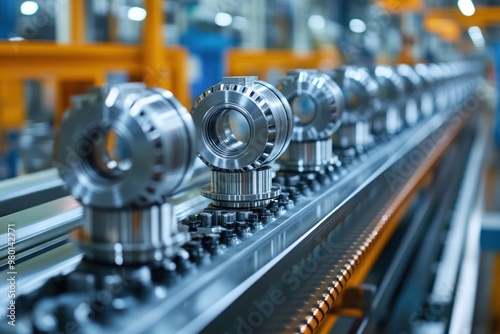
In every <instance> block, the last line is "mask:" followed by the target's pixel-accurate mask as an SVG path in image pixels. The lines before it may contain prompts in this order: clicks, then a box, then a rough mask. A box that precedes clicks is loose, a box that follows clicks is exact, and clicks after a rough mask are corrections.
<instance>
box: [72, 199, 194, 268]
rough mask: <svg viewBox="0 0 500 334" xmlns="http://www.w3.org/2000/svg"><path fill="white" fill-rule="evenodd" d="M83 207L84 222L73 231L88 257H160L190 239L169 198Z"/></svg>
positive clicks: (124, 261)
mask: <svg viewBox="0 0 500 334" xmlns="http://www.w3.org/2000/svg"><path fill="white" fill-rule="evenodd" d="M84 210H85V214H84V218H83V226H82V228H80V229H77V230H75V231H74V232H73V233H72V235H73V238H74V239H75V241H76V242H77V243H78V246H79V247H80V248H81V249H82V250H83V252H84V253H85V256H86V258H88V259H91V260H93V261H96V262H106V263H114V264H117V265H129V264H137V263H145V262H155V261H161V260H163V259H164V258H168V257H172V256H173V255H174V254H175V252H176V250H177V248H178V247H179V245H180V244H181V243H184V242H186V241H187V240H188V239H189V235H188V234H187V231H179V228H178V226H177V223H176V220H175V213H174V206H173V205H172V204H171V203H168V202H166V203H163V204H161V205H153V206H150V207H147V208H125V209H124V208H122V209H118V210H102V209H96V208H91V207H88V206H87V207H85V208H84ZM170 222H173V223H170Z"/></svg>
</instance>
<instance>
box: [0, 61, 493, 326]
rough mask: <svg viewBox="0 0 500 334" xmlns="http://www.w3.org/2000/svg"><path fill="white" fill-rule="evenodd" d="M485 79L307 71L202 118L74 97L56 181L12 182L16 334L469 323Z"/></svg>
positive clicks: (426, 72) (113, 92)
mask: <svg viewBox="0 0 500 334" xmlns="http://www.w3.org/2000/svg"><path fill="white" fill-rule="evenodd" d="M429 67H431V68H432V69H430V68H429ZM480 71H481V69H480V67H479V65H478V64H477V63H474V62H467V63H462V62H460V63H453V64H448V65H443V64H432V65H425V64H419V65H417V66H415V67H410V66H408V65H399V66H397V67H395V68H393V67H389V66H377V67H374V68H373V69H367V68H363V67H358V66H345V67H341V68H338V69H335V70H332V71H327V72H320V71H317V70H302V69H301V70H294V71H290V72H289V73H288V74H287V76H286V77H285V78H283V79H282V80H281V81H280V82H279V84H278V85H277V87H273V86H272V85H270V84H268V83H266V82H263V81H260V80H258V79H257V78H256V77H226V78H223V79H222V81H221V82H220V83H219V84H217V85H214V86H212V87H210V88H209V89H207V90H206V91H205V92H204V93H203V94H201V95H200V97H198V98H197V99H196V101H195V103H194V105H193V107H192V110H191V116H192V117H191V116H190V115H189V113H188V112H187V111H186V109H185V108H184V107H183V106H182V105H181V104H180V103H179V102H178V101H177V100H176V98H175V97H174V96H173V95H172V94H171V93H170V92H168V91H165V90H162V89H151V88H146V87H145V86H143V85H141V84H115V85H108V86H104V87H101V88H97V89H95V90H93V91H91V92H89V94H87V95H83V96H77V97H75V98H74V99H73V103H72V107H71V108H70V109H69V110H68V111H67V112H66V114H65V116H64V119H63V122H62V124H61V131H60V134H59V136H58V139H57V146H56V147H57V158H56V162H55V166H56V167H57V169H58V174H59V176H58V175H57V173H56V172H55V171H54V170H49V171H46V172H42V173H43V174H40V175H33V176H27V177H26V178H20V179H17V180H13V181H8V182H7V183H5V184H4V188H3V189H8V193H6V194H2V196H3V197H0V201H2V203H8V205H4V206H2V207H1V208H0V211H1V214H2V216H3V217H2V218H0V220H1V224H0V226H4V225H5V226H7V225H8V226H9V230H8V231H7V230H5V231H4V230H2V231H1V234H0V240H1V241H2V242H1V243H0V249H2V253H1V254H2V258H1V262H0V269H1V271H2V273H6V274H7V275H12V276H10V277H13V279H12V280H11V281H8V282H6V281H5V280H2V283H1V285H0V295H2V296H7V295H9V296H11V294H13V297H12V298H11V297H9V298H10V299H9V300H7V299H4V298H3V297H2V299H1V302H0V303H1V308H2V310H4V311H3V312H4V313H6V315H7V318H9V317H10V318H9V321H10V322H11V323H8V322H2V323H1V324H0V332H2V333H10V332H17V333H73V332H79V333H105V332H116V333H167V332H168V333H197V332H204V333H279V332H286V333H312V332H318V331H323V332H325V331H329V330H330V328H332V329H331V330H332V331H333V332H335V333H350V332H367V333H370V332H372V333H379V332H387V333H394V332H401V331H408V332H410V331H412V330H420V331H421V332H426V330H428V329H430V328H431V327H432V326H434V327H432V328H435V326H437V325H438V326H441V327H440V328H443V330H444V329H446V328H455V327H453V326H460V325H461V322H462V321H466V320H467V314H468V313H465V315H464V313H463V310H462V311H461V312H462V313H460V312H458V311H457V308H456V307H455V305H456V301H455V299H457V298H459V297H460V291H459V290H457V289H458V288H457V286H458V284H459V283H457V282H458V281H460V284H466V283H464V282H462V276H461V275H460V268H461V266H460V263H461V261H462V260H463V259H464V258H466V256H465V252H466V250H463V249H467V247H462V246H463V245H464V243H466V237H465V236H466V234H467V231H468V229H469V223H468V222H469V219H468V218H469V217H471V216H472V215H473V214H474V212H475V211H474V210H475V208H476V202H475V201H473V200H472V198H471V196H473V195H471V194H474V193H475V192H476V191H478V189H480V186H479V185H478V184H479V181H478V180H479V170H480V166H481V163H482V160H483V158H482V155H483V154H484V153H483V152H484V150H483V149H482V148H483V147H484V145H485V138H486V135H487V131H483V123H482V121H481V118H480V110H481V108H482V105H483V104H482V100H481V98H480V95H478V93H477V92H478V90H479V89H480V88H481V85H480V84H481V79H480ZM113 144H115V146H116V147H118V149H117V151H118V152H119V153H116V152H115V151H113V150H110V147H112V146H113ZM473 148H474V149H473ZM478 148H479V149H478ZM196 151H197V154H198V158H195V155H196V153H195V152H196ZM470 154H472V155H473V157H469V155H470ZM64 184H65V186H64ZM37 185H39V186H38V187H37ZM25 188H27V189H30V191H29V192H28V193H27V192H26V191H22V189H25ZM69 194H71V195H69ZM455 206H457V207H458V210H459V212H455V213H454V214H452V215H450V214H449V212H450V210H451V208H454V207H455ZM470 221H471V222H472V221H473V219H470ZM470 226H473V223H470ZM70 231H71V232H70ZM443 236H444V238H443ZM391 237H392V238H391ZM11 238H15V241H14V242H11V241H12V240H11ZM448 238H451V239H448ZM443 240H448V241H449V240H452V241H453V242H448V241H445V242H443ZM14 246H15V247H14ZM6 254H9V255H12V256H7V255H6ZM436 263H437V264H436ZM440 263H442V264H443V266H444V267H442V266H441V265H440ZM431 264H432V266H433V267H436V268H437V269H436V271H433V270H430V267H431ZM443 287H444V288H443ZM11 301H14V303H12V302H11ZM461 302H463V300H462V301H461ZM12 305H14V306H12ZM437 306H439V312H438V311H436V310H437V308H436V307H437ZM429 310H430V311H429ZM408 319H411V321H408ZM13 324H15V326H13ZM327 326H330V327H327Z"/></svg>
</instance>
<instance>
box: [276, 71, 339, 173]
mask: <svg viewBox="0 0 500 334" xmlns="http://www.w3.org/2000/svg"><path fill="white" fill-rule="evenodd" d="M277 87H278V89H279V90H280V91H281V93H283V95H284V96H285V97H286V98H287V99H288V102H290V105H291V107H292V112H293V114H294V121H295V124H294V128H293V135H292V140H291V144H290V145H289V147H288V149H287V150H286V151H285V152H284V153H283V155H282V156H281V159H280V163H281V166H282V170H287V171H299V172H303V171H319V170H322V169H324V168H325V167H326V166H328V165H331V164H332V161H333V153H332V141H331V139H330V136H331V135H332V134H333V133H334V132H335V131H336V130H337V129H338V127H339V126H340V119H341V115H342V111H343V109H344V97H343V95H342V91H341V90H340V87H339V86H338V85H337V84H336V83H335V82H334V81H333V80H332V78H331V77H330V76H328V75H326V74H324V73H320V72H318V71H316V70H296V71H291V72H288V75H287V77H285V78H284V79H282V80H281V81H280V83H279V84H278V86H277Z"/></svg>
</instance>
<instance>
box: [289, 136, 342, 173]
mask: <svg viewBox="0 0 500 334" xmlns="http://www.w3.org/2000/svg"><path fill="white" fill-rule="evenodd" d="M332 145H333V142H332V139H331V138H328V139H324V140H317V141H307V142H294V141H291V142H290V145H288V149H287V150H286V151H285V153H283V155H282V156H281V159H280V164H281V169H282V170H284V171H297V172H317V171H320V170H322V169H323V168H324V167H325V166H329V165H332V164H333V163H334V161H335V159H334V158H335V156H334V155H333V151H332Z"/></svg>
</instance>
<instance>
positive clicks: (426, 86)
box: [414, 63, 436, 117]
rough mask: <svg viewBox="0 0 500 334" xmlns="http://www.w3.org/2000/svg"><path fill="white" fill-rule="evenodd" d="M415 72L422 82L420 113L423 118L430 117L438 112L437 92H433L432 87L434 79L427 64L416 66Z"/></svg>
mask: <svg viewBox="0 0 500 334" xmlns="http://www.w3.org/2000/svg"><path fill="white" fill-rule="evenodd" d="M414 69H415V72H416V73H417V74H418V76H419V77H420V79H421V80H422V87H421V89H420V90H419V95H420V100H419V101H420V102H419V105H420V111H421V113H422V115H423V116H426V117H428V116H430V115H431V114H432V113H433V112H435V111H436V109H435V106H436V96H435V92H434V91H433V90H432V85H433V83H434V78H433V77H432V75H431V74H430V73H429V67H428V66H427V65H426V64H422V63H420V64H416V65H415V66H414Z"/></svg>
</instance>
